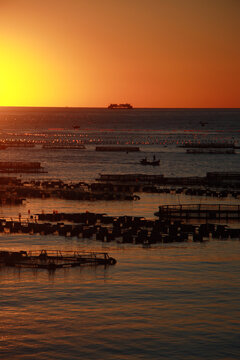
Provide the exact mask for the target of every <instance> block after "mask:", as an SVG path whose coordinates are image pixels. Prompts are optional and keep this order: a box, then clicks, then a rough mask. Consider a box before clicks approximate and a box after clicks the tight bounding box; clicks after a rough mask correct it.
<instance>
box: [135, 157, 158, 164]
mask: <svg viewBox="0 0 240 360" xmlns="http://www.w3.org/2000/svg"><path fill="white" fill-rule="evenodd" d="M140 164H141V165H152V166H159V164H160V160H155V159H154V160H153V161H149V160H147V158H144V159H142V160H141V161H140Z"/></svg>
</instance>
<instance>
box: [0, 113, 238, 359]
mask: <svg viewBox="0 0 240 360" xmlns="http://www.w3.org/2000/svg"><path fill="white" fill-rule="evenodd" d="M14 111H15V112H14V113H13V112H12V113H8V112H7V111H6V110H5V112H3V111H2V110H1V111H0V115H1V116H0V120H1V126H2V134H1V137H2V138H3V137H15V138H16V137H18V138H27V139H28V138H34V139H40V138H42V136H41V133H42V132H44V138H45V137H46V136H47V138H48V137H55V138H57V139H59V138H62V137H63V138H66V136H68V138H70V139H71V141H73V140H76V138H79V139H81V135H82V132H81V130H80V131H79V132H78V133H77V135H76V133H75V132H74V133H73V132H72V130H71V129H70V128H71V126H72V123H73V122H74V123H76V122H77V121H80V120H81V121H82V126H83V127H84V131H85V132H84V134H87V137H86V136H85V135H84V136H85V137H84V138H85V139H86V138H87V139H88V140H89V139H92V140H93V141H95V140H96V139H103V140H104V141H105V143H109V142H110V141H113V139H114V141H116V139H120V140H121V141H122V139H125V140H126V142H128V141H130V140H131V141H133V142H134V143H137V142H142V143H140V144H139V146H140V148H141V152H140V153H129V154H125V153H114V154H112V153H111V154H109V153H96V152H95V151H94V149H95V145H96V144H91V143H90V142H89V141H88V142H87V143H86V150H84V151H70V152H69V151H62V150H59V151H58V152H56V151H55V152H53V151H51V152H50V151H46V150H43V149H39V148H34V149H6V150H4V151H2V152H1V158H2V161H11V160H16V159H17V160H32V161H41V162H42V163H43V164H44V166H45V168H46V170H47V171H48V173H47V174H45V175H38V176H39V177H41V178H42V177H44V176H45V177H48V178H59V177H60V178H62V179H64V180H67V181H71V180H74V181H75V180H87V181H88V180H93V179H95V178H96V177H97V176H98V174H99V173H100V172H102V173H107V172H119V173H126V172H130V173H142V172H144V173H148V174H150V173H156V174H157V173H162V174H164V175H165V176H167V175H168V176H181V175H200V176H203V175H205V173H206V172H207V171H221V170H224V171H240V165H239V164H240V162H239V156H240V155H239V154H236V155H232V156H231V155H230V156H229V155H211V157H210V156H207V157H206V156H204V155H199V156H198V155H197V156H195V155H186V154H185V153H184V149H182V148H177V147H176V145H177V143H178V142H179V141H180V142H181V141H186V140H187V141H189V140H191V141H193V140H194V139H198V140H199V139H200V140H201V141H203V139H205V140H209V141H212V139H214V141H217V140H219V139H220V140H221V141H229V140H230V139H232V138H233V137H234V138H235V139H236V140H239V135H238V134H239V132H238V121H237V119H239V111H238V110H229V111H224V110H222V111H220V110H218V111H215V112H211V111H207V110H206V111H205V112H201V111H198V112H197V111H195V112H194V111H193V110H191V111H185V112H184V111H178V112H172V111H165V112H161V111H160V110H159V111H157V110H155V111H153V112H152V113H149V111H147V110H137V111H135V112H133V113H129V112H125V113H120V115H119V113H114V114H117V115H114V114H113V113H112V115H111V116H110V115H109V113H107V112H106V110H102V112H101V111H100V110H94V111H93V110H85V112H84V111H83V110H81V111H80V110H79V112H76V113H74V115H73V113H71V116H70V115H69V114H68V116H69V118H67V116H66V114H65V113H64V115H63V113H62V112H61V111H60V110H52V113H51V114H50V113H49V111H50V110H48V113H46V112H40V113H37V114H36V113H32V112H30V113H29V112H25V113H24V112H23V110H21V111H22V112H21V111H20V110H14ZM66 111H67V110H66ZM131 114H132V115H131ZM149 114H150V115H149ZM48 116H49V122H48V121H47V120H48ZM23 118H25V120H26V122H25V123H24V126H25V127H24V126H23V125H22V127H21V126H20V124H23V123H21V121H22V119H23ZM119 118H121V120H122V121H121V122H119ZM69 119H70V120H69ZM138 119H139V121H138ZM149 119H150V120H149ZM159 119H160V120H161V119H163V121H158V120H159ZM166 119H167V120H168V121H166ZM206 119H207V121H208V124H207V125H205V127H204V129H203V128H202V126H201V125H200V124H199V121H200V120H206ZM100 120H101V121H100ZM140 120H141V121H140ZM148 120H149V121H148ZM98 121H100V125H99V123H98ZM47 123H48V125H49V127H50V126H51V127H54V128H56V127H58V128H59V127H62V128H64V131H59V130H58V131H57V130H49V129H48V128H47ZM69 123H70V125H69ZM15 125H16V126H17V127H18V131H17V132H16V131H14V132H13V130H11V129H14V126H15ZM110 125H111V126H110ZM127 125H129V127H127ZM86 128H91V129H92V130H91V131H90V130H87V129H86ZM102 128H104V129H109V128H114V129H113V130H114V131H113V132H111V133H110V134H109V132H103V131H102ZM126 128H131V132H123V129H126ZM93 129H94V133H93ZM133 129H135V130H133ZM143 129H145V130H146V129H148V130H149V131H148V132H147V133H146V131H142V130H143ZM192 129H194V132H192V131H191V132H190V131H189V130H192ZM120 130H121V131H120ZM140 130H141V131H140ZM185 130H186V131H185ZM203 130H204V131H203ZM219 130H220V131H222V132H220V133H219ZM163 131H164V133H163ZM29 133H30V135H29ZM46 134H47V135H46ZM219 134H220V135H219ZM110 138H111V139H110ZM94 139H95V140H94ZM129 139H130V140H129ZM166 146H167V147H166ZM154 153H155V154H156V156H157V157H160V158H161V166H160V167H159V168H154V169H153V168H148V167H141V165H139V160H140V159H141V158H142V157H144V156H145V155H147V156H152V154H154ZM32 176H33V177H36V176H35V175H32ZM23 177H25V176H24V175H23ZM27 177H30V176H29V175H28V176H27ZM140 196H141V200H140V201H135V202H128V201H127V202H125V201H122V202H115V201H110V202H106V201H97V202H91V201H83V202H75V201H65V200H53V199H50V200H49V199H48V200H38V199H28V200H27V203H26V205H22V206H4V207H1V208H0V216H1V217H6V216H7V217H17V216H18V213H19V212H21V213H22V215H23V217H26V216H27V215H28V210H29V209H30V211H31V214H35V213H37V212H41V211H42V210H43V209H44V210H45V212H52V210H53V209H57V210H58V211H65V212H78V211H79V212H81V211H86V210H88V211H96V212H106V213H108V214H111V215H124V214H127V215H138V216H146V217H153V216H154V215H153V214H154V212H155V211H157V208H158V206H159V205H160V204H167V203H186V202H205V201H212V202H216V199H209V198H208V199H204V198H196V197H187V196H184V195H177V196H176V195H172V194H160V195H159V194H141V195H140ZM217 201H218V202H220V201H224V203H229V202H230V203H232V202H233V201H235V202H239V200H233V198H226V199H224V200H219V199H218V200H217ZM237 225H239V224H237ZM0 249H11V250H22V249H64V250H74V249H82V250H99V251H107V252H109V253H110V255H111V256H113V257H115V258H116V259H117V261H118V262H117V264H116V265H115V266H109V267H104V266H97V267H80V268H72V269H57V271H55V272H54V273H49V272H47V271H45V270H38V271H36V270H35V271H33V270H30V269H21V270H17V269H13V268H0V285H1V290H0V319H1V321H0V358H1V359H20V360H22V359H34V358H36V359H60V360H61V359H67V360H69V359H80V358H82V359H119V360H120V359H187V360H192V359H211V360H212V359H222V360H223V359H224V360H226V359H228V360H229V359H234V360H235V359H238V358H239V357H240V349H239V344H238V342H239V331H240V323H239V322H240V307H239V300H240V280H239V279H240V266H239V260H240V242H239V240H235V241H232V240H227V241H210V242H207V243H203V244H200V243H191V242H190V243H181V244H159V245H156V246H153V247H151V248H149V249H143V248H141V247H140V246H138V245H135V246H134V245H122V244H121V245H120V244H117V243H114V242H112V243H100V242H95V241H91V240H86V239H78V238H72V239H70V238H63V237H59V236H35V235H34V236H31V235H23V234H18V235H9V234H3V235H0Z"/></svg>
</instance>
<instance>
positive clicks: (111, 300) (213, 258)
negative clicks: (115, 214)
mask: <svg viewBox="0 0 240 360" xmlns="http://www.w3.org/2000/svg"><path fill="white" fill-rule="evenodd" d="M109 250H110V252H111V254H114V256H115V257H116V258H117V259H118V263H117V264H116V266H113V267H108V268H104V267H101V266H99V267H96V268H93V267H82V268H79V269H77V268H75V269H67V270H63V269H59V271H56V272H55V273H54V274H51V275H49V274H48V272H47V271H37V272H36V271H35V272H34V271H31V270H29V269H22V270H20V271H18V270H16V269H11V268H8V269H7V268H5V269H1V271H0V283H1V295H0V305H1V307H0V316H1V325H0V326H1V332H2V334H3V335H2V338H1V351H2V353H3V354H9V355H10V354H14V353H16V352H17V353H19V358H20V359H21V358H24V355H23V354H24V353H25V352H26V349H28V351H30V352H31V353H36V354H37V358H40V359H41V358H42V359H44V356H45V357H46V356H47V354H48V356H49V357H50V358H51V356H52V358H59V359H64V358H66V357H67V355H66V354H68V356H69V358H77V356H80V355H81V356H83V357H85V358H96V356H97V352H98V351H101V352H102V354H103V355H104V358H107V359H108V358H109V359H110V358H116V359H119V358H120V357H121V356H124V358H126V359H133V358H134V357H132V356H131V353H130V354H129V352H127V349H128V351H129V349H131V351H132V353H133V352H134V353H135V354H137V355H138V356H139V357H140V355H141V354H145V355H144V356H145V357H144V356H143V358H147V355H146V354H147V353H148V352H149V351H150V348H151V351H152V357H153V358H154V359H157V356H158V352H159V351H160V350H161V353H162V354H163V355H164V356H166V357H167V356H174V351H178V352H179V354H180V358H182V357H181V356H183V354H184V351H185V350H184V349H185V346H188V347H190V348H191V351H192V353H193V354H197V347H198V343H199V342H206V344H205V346H203V355H202V358H203V356H204V354H205V355H206V354H207V351H208V349H209V348H208V346H209V339H208V340H207V337H210V338H211V341H214V342H215V347H214V349H215V352H216V353H218V346H220V347H223V346H224V347H225V350H224V351H226V352H228V353H229V352H230V347H231V349H232V351H234V346H233V342H234V338H235V335H234V334H235V332H236V331H237V329H238V328H239V321H238V320H237V313H238V308H239V307H238V301H237V298H238V297H239V265H238V264H239V260H240V259H239V257H240V256H239V255H238V254H239V253H240V252H239V242H230V243H222V242H217V241H216V242H212V243H209V244H208V245H207V246H206V245H203V246H202V245H201V244H186V245H184V246H182V245H180V246H163V247H161V246H159V247H156V249H150V250H145V249H141V248H138V247H137V248H133V247H131V246H126V247H125V249H116V248H115V247H114V246H113V247H111V246H109ZM132 250H133V251H132ZM223 267H224V271H223ZM230 274H231V275H230ZM229 301H231V307H229ZM223 337H224V338H225V340H224V345H223V343H222V338H223ZM211 341H210V343H211ZM216 344H218V345H216ZM173 347H176V348H175V350H174V351H173V349H172V348H173ZM62 351H63V353H62ZM204 351H205V352H204ZM219 351H220V350H219ZM181 354H182V355H181ZM187 358H188V357H187ZM189 358H190V357H189Z"/></svg>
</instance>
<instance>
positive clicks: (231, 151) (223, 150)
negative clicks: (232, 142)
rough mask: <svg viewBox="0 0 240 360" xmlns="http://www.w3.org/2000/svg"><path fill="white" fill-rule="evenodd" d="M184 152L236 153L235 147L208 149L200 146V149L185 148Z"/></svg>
mask: <svg viewBox="0 0 240 360" xmlns="http://www.w3.org/2000/svg"><path fill="white" fill-rule="evenodd" d="M186 154H207V155H208V154H213V155H216V154H227V155H231V154H236V151H235V149H208V148H202V149H187V150H186Z"/></svg>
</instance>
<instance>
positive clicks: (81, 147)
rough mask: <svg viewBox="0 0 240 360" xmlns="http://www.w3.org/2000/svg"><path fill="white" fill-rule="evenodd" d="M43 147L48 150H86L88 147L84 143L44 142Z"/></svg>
mask: <svg viewBox="0 0 240 360" xmlns="http://www.w3.org/2000/svg"><path fill="white" fill-rule="evenodd" d="M43 149H47V150H84V149H86V147H85V146H84V145H68V144H66V145H54V144H44V145H43Z"/></svg>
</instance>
